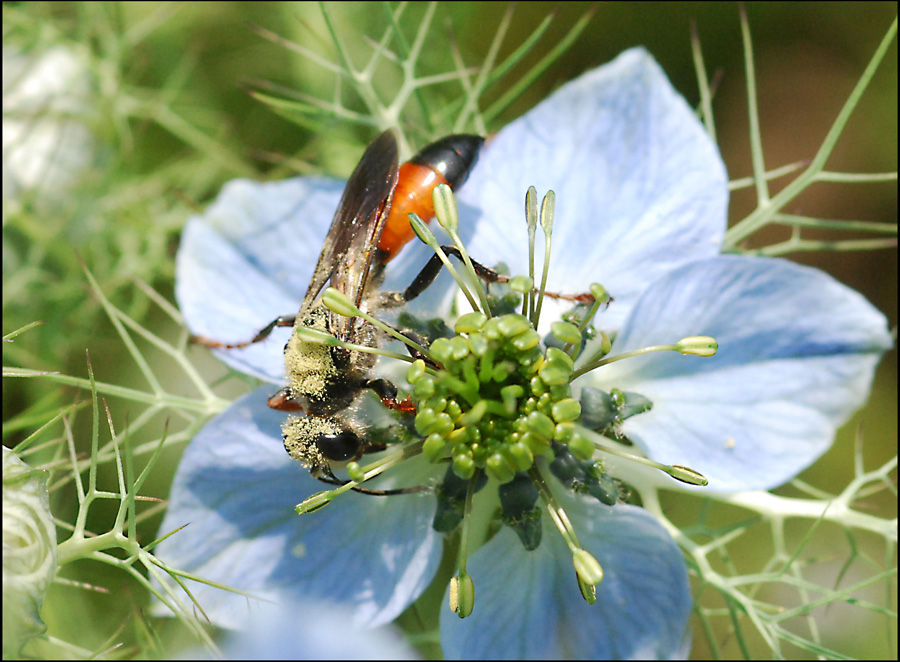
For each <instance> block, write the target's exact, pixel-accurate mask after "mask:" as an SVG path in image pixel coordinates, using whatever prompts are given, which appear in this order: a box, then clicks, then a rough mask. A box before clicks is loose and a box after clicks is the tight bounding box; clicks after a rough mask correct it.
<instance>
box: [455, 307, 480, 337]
mask: <svg viewBox="0 0 900 662" xmlns="http://www.w3.org/2000/svg"><path fill="white" fill-rule="evenodd" d="M486 321H487V316H486V315H485V314H484V313H478V312H474V313H466V314H465V315H462V316H460V317H459V319H457V320H456V324H454V325H453V330H454V331H456V333H477V332H478V331H481V329H482V327H484V323H485V322H486Z"/></svg>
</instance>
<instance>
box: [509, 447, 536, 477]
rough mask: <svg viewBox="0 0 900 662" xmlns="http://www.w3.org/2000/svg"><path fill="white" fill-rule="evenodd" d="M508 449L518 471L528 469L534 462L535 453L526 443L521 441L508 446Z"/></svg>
mask: <svg viewBox="0 0 900 662" xmlns="http://www.w3.org/2000/svg"><path fill="white" fill-rule="evenodd" d="M508 449H509V457H510V459H512V462H513V465H514V466H515V468H516V471H527V470H528V469H530V468H531V465H533V464H534V454H533V453H532V452H531V449H530V448H528V445H527V444H526V443H524V442H522V441H519V442H516V443H514V444H511V445H510V446H508Z"/></svg>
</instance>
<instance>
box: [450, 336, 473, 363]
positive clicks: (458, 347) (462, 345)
mask: <svg viewBox="0 0 900 662" xmlns="http://www.w3.org/2000/svg"><path fill="white" fill-rule="evenodd" d="M450 347H451V348H452V349H451V354H450V355H451V356H452V357H453V359H454V360H455V361H462V360H463V359H464V358H466V357H467V356H468V355H469V343H468V341H467V340H466V339H465V338H463V337H462V336H454V337H453V338H451V339H450Z"/></svg>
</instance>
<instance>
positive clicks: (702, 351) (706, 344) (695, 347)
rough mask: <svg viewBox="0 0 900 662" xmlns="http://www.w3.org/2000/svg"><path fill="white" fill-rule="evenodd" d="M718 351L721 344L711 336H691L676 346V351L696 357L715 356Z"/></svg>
mask: <svg viewBox="0 0 900 662" xmlns="http://www.w3.org/2000/svg"><path fill="white" fill-rule="evenodd" d="M718 349H719V343H717V342H716V339H715V338H711V337H709V336H690V337H688V338H682V339H681V340H679V341H678V342H677V343H676V344H675V351H678V352H681V353H682V354H693V355H695V356H713V355H715V353H716V351H717V350H718Z"/></svg>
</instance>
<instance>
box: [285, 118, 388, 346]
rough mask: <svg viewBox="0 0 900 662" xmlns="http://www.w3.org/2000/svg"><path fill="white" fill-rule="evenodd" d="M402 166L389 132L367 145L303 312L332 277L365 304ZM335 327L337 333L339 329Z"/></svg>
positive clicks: (338, 286)
mask: <svg viewBox="0 0 900 662" xmlns="http://www.w3.org/2000/svg"><path fill="white" fill-rule="evenodd" d="M397 170H398V166H397V139H396V138H395V137H394V134H393V132H392V131H390V130H388V131H385V132H384V133H382V134H381V135H380V136H378V137H377V138H376V139H375V140H374V141H372V143H371V144H370V145H369V146H368V147H367V148H366V151H365V153H364V154H363V155H362V158H361V159H360V160H359V163H358V164H357V165H356V168H355V169H354V170H353V174H351V175H350V179H348V180H347V186H346V187H345V188H344V194H343V196H342V197H341V201H340V203H339V204H338V208H337V211H336V212H335V214H334V220H333V221H331V228H329V230H328V235H327V236H326V237H325V243H324V245H323V246H322V253H321V254H320V255H319V261H318V263H317V264H316V269H315V271H313V276H312V280H310V282H309V289H308V290H307V291H306V296H305V297H304V298H303V304H302V305H301V306H300V312H301V315H302V314H303V313H304V312H305V311H307V310H309V308H310V307H311V306H312V305H313V302H314V301H315V300H316V298H317V297H318V296H319V293H320V292H321V291H322V288H324V287H325V283H327V282H328V281H329V280H331V284H332V286H333V287H335V288H336V289H338V290H339V291H341V292H343V293H344V294H346V295H347V296H349V297H350V299H351V300H353V302H354V303H355V304H356V305H357V306H358V305H360V302H361V301H362V298H363V294H364V292H365V287H366V281H367V279H368V277H369V270H370V268H371V266H372V260H373V259H374V257H375V249H376V248H377V246H378V240H379V239H380V237H381V232H382V231H383V230H384V224H385V221H386V220H387V211H388V209H389V207H390V203H391V196H392V194H393V192H394V187H395V186H396V185H397ZM348 323H349V320H344V319H343V318H342V320H341V321H340V322H339V323H338V326H339V327H341V328H342V329H346V328H347V324H348ZM331 330H332V333H334V332H335V331H338V329H336V328H334V327H332V329H331ZM338 335H339V336H343V335H345V334H342V333H340V332H339V333H338Z"/></svg>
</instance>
